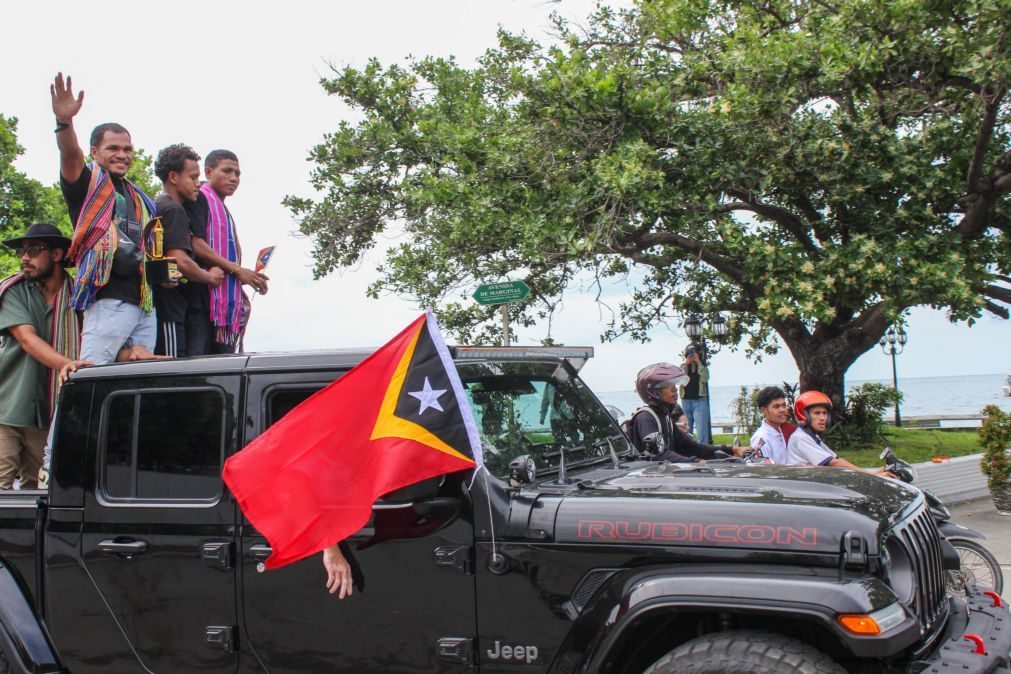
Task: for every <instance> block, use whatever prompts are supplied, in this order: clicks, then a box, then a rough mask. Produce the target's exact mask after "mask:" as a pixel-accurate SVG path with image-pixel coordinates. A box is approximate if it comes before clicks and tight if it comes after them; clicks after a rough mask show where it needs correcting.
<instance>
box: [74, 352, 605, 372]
mask: <svg viewBox="0 0 1011 674" xmlns="http://www.w3.org/2000/svg"><path fill="white" fill-rule="evenodd" d="M377 348H378V347H364V348H355V349H328V350H324V351H289V352H278V353H240V354H228V355H220V356H198V357H195V358H179V359H158V360H145V361H135V362H129V363H111V364H109V365H99V366H95V367H88V368H82V369H81V370H78V371H77V372H76V373H75V374H74V375H73V378H74V379H75V380H78V381H83V380H88V379H104V378H107V377H116V378H119V377H134V376H144V377H150V376H157V375H161V374H164V375H187V374H193V375H208V374H229V373H238V372H243V371H245V372H267V371H271V372H277V371H285V370H287V371H298V370H341V369H348V368H351V367H354V366H355V365H357V364H358V363H360V362H361V361H362V360H364V359H365V358H366V357H368V356H369V355H370V354H372V353H373V352H374V351H375V350H376V349H377ZM450 351H451V353H452V354H453V357H454V358H455V359H456V360H457V361H463V360H470V361H475V360H509V359H523V360H558V359H559V358H566V359H567V360H569V362H570V363H572V365H573V366H574V367H575V368H576V369H577V370H578V369H579V368H580V367H582V365H583V364H584V363H585V362H586V360H587V359H588V358H590V357H592V356H593V348H592V347H474V346H463V347H452V348H451V349H450Z"/></svg>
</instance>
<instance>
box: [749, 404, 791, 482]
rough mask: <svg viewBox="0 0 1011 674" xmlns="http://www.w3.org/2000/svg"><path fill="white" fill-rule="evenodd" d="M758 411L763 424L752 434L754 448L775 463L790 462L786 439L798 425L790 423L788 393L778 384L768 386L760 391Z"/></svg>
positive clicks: (752, 446)
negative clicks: (787, 402)
mask: <svg viewBox="0 0 1011 674" xmlns="http://www.w3.org/2000/svg"><path fill="white" fill-rule="evenodd" d="M758 411H759V412H761V413H762V425H761V426H759V427H758V430H756V431H755V433H754V435H752V436H751V442H750V443H749V444H750V445H751V448H752V449H755V450H758V451H760V452H761V453H762V454H763V455H764V456H765V458H767V459H770V460H771V461H772V462H773V463H788V461H787V453H786V441H787V439H788V438H789V437H790V435H791V433H792V432H793V431H794V430H796V427H795V426H794V425H793V424H791V423H789V422H788V421H787V419H789V418H790V406H789V405H787V404H786V393H785V392H784V391H783V389H781V388H779V387H778V386H766V387H765V388H763V389H762V390H761V391H759V392H758Z"/></svg>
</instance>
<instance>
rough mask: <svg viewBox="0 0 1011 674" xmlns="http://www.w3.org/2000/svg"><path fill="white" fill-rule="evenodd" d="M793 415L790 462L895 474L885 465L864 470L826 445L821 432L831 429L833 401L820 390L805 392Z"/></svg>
mask: <svg viewBox="0 0 1011 674" xmlns="http://www.w3.org/2000/svg"><path fill="white" fill-rule="evenodd" d="M793 415H794V417H796V419H797V430H796V431H795V432H794V433H793V435H791V436H790V440H789V442H787V445H786V454H787V460H786V462H787V463H790V464H793V465H797V466H832V467H834V468H849V469H851V470H860V471H863V472H865V473H874V474H876V475H883V476H885V477H892V474H891V473H889V472H888V471H886V470H885V469H883V468H879V469H877V470H865V469H863V468H861V467H860V466H857V465H856V464H854V463H852V462H850V461H847V460H846V459H842V458H839V455H838V454H836V453H835V452H833V451H832V449H831V448H830V447H829V446H828V445H826V444H825V442H824V441H823V440H822V439H821V435H822V434H823V433H824V432H825V430H826V429H827V428H828V423H829V419H830V418H831V415H832V400H831V399H830V398H829V397H828V396H827V395H825V394H824V393H822V392H821V391H804V392H803V393H801V394H800V395H799V396H797V400H796V402H794V404H793Z"/></svg>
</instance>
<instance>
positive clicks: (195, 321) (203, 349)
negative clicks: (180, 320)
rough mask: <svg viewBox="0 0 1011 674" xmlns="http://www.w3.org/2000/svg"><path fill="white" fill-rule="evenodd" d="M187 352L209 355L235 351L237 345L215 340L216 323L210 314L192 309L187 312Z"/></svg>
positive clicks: (196, 354)
mask: <svg viewBox="0 0 1011 674" xmlns="http://www.w3.org/2000/svg"><path fill="white" fill-rule="evenodd" d="M186 340H187V353H188V355H190V356H207V355H210V354H216V353H235V346H234V345H233V346H229V345H227V344H218V343H217V342H215V341H214V324H213V323H211V317H210V314H208V313H206V312H200V311H190V312H187V314H186Z"/></svg>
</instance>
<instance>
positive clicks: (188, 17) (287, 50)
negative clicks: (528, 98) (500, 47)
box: [0, 0, 1011, 395]
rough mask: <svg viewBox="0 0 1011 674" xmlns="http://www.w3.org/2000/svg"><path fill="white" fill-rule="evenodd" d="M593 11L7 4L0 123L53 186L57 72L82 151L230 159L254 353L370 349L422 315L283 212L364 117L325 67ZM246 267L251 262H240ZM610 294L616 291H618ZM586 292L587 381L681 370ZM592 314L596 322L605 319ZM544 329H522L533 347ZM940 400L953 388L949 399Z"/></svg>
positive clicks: (915, 360)
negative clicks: (315, 268) (654, 365)
mask: <svg viewBox="0 0 1011 674" xmlns="http://www.w3.org/2000/svg"><path fill="white" fill-rule="evenodd" d="M592 7H593V3H592V2H585V1H575V0H562V2H559V3H547V2H535V1H532V0H511V1H492V0H480V1H478V2H475V1H474V0H471V1H469V2H439V1H434V0H430V1H428V2H417V1H416V0H415V1H406V0H405V1H398V2H393V1H379V0H373V1H372V2H367V3H358V2H354V3H352V2H327V3H308V2H281V3H278V2H271V3H267V2H259V1H252V2H248V1H247V2H241V3H239V2H206V1H205V2H200V3H197V2H186V1H183V2H176V3H168V4H166V3H132V4H130V6H129V11H127V12H126V13H120V14H118V15H116V16H115V17H114V18H110V15H109V13H108V12H106V11H102V10H100V9H97V8H96V7H95V6H94V5H89V4H88V3H81V2H64V1H56V2H48V3H27V2H19V3H12V4H10V5H7V6H5V8H4V23H5V26H4V28H5V30H4V39H3V40H2V41H0V62H2V63H3V64H4V66H3V71H2V72H3V74H2V76H0V84H2V86H0V113H3V114H5V115H8V116H11V115H13V116H16V117H18V119H19V126H18V137H19V140H20V142H21V144H22V145H23V146H24V147H25V148H26V150H27V151H26V153H25V156H23V157H22V158H21V159H20V161H19V162H18V167H19V168H20V169H21V170H23V171H25V172H26V173H27V174H28V175H30V176H31V177H33V178H36V179H38V180H41V181H44V182H47V183H52V182H54V181H55V180H56V178H57V176H58V170H59V161H58V153H57V150H56V142H55V139H54V137H53V126H54V122H53V116H52V110H51V107H50V100H49V91H48V86H49V84H50V83H51V82H52V79H53V76H54V75H55V74H56V72H57V71H62V72H63V73H64V74H70V75H72V76H73V78H74V85H75V88H79V89H84V91H85V101H84V108H83V110H82V111H81V113H80V114H79V115H78V118H77V121H76V128H77V131H78V135H79V137H80V138H81V139H82V145H84V144H85V143H86V142H87V141H86V137H87V134H88V133H89V132H90V130H91V128H92V127H94V126H95V125H97V124H99V123H102V122H106V121H116V122H120V123H122V124H124V125H125V126H126V127H127V128H128V129H130V131H131V133H132V136H133V141H134V143H135V145H137V146H138V147H142V148H144V149H146V150H147V151H148V152H149V153H150V154H152V155H154V154H156V153H157V151H158V150H159V149H160V148H162V147H165V146H166V145H169V144H172V143H178V142H182V143H186V144H189V145H191V146H193V147H194V148H195V149H196V150H197V152H199V153H200V154H201V155H206V154H207V153H208V152H209V151H210V150H212V149H214V148H221V147H223V148H228V149H231V150H233V151H234V152H236V154H238V156H239V159H240V163H241V165H242V171H243V175H242V186H241V187H240V188H239V191H238V192H237V193H236V195H235V197H233V198H232V199H230V200H229V202H228V203H229V206H230V207H231V209H232V211H233V213H234V214H235V216H236V220H237V222H238V226H239V235H240V239H241V241H242V245H243V249H244V251H245V252H246V255H247V257H248V256H252V255H254V254H255V251H257V250H259V249H260V248H262V247H263V246H267V245H270V244H277V246H278V248H277V251H276V254H275V256H274V259H273V260H272V262H271V266H270V269H269V273H270V276H271V279H272V280H271V288H270V293H269V294H268V295H266V296H262V297H257V298H256V300H255V301H254V303H253V315H252V325H251V327H250V329H249V332H248V335H247V339H246V348H247V349H249V350H257V351H266V350H281V349H319V348H329V347H347V346H364V345H378V344H381V343H383V342H385V341H386V340H387V339H389V338H390V337H392V336H393V335H394V334H395V333H396V332H398V331H399V330H400V329H401V328H402V327H403V326H404V325H406V324H407V323H408V322H409V321H410V320H412V319H413V318H414V317H416V316H417V313H418V310H419V308H418V307H416V306H412V305H411V304H410V303H408V302H405V301H402V300H400V299H398V298H396V297H385V298H382V299H380V300H370V299H367V298H366V297H365V288H366V287H367V286H368V284H369V282H370V281H371V280H373V279H374V278H375V267H376V265H377V263H378V262H379V261H380V256H378V255H375V256H373V257H372V258H371V259H369V260H367V261H366V262H365V263H364V264H362V265H361V266H360V267H359V268H357V269H354V270H347V271H345V272H343V273H340V274H334V275H331V276H330V277H328V278H325V279H322V280H319V281H314V280H313V279H312V273H311V265H312V260H311V254H310V245H309V242H308V241H306V240H304V239H300V238H299V237H297V236H296V235H294V232H295V230H296V228H297V227H296V225H295V223H294V222H293V221H292V218H291V215H290V213H289V212H288V211H287V210H286V209H285V208H284V207H282V206H281V204H280V202H281V199H282V198H283V197H284V196H285V195H288V194H296V195H300V196H305V195H309V194H310V193H311V192H310V187H309V184H308V177H309V172H310V169H311V165H310V164H309V163H307V161H306V157H307V155H308V151H309V149H310V148H311V147H312V146H313V145H315V144H317V143H318V142H320V141H321V140H322V138H323V135H324V134H325V133H327V132H330V131H333V130H335V129H336V128H337V125H338V123H339V122H340V121H341V120H351V121H353V120H354V119H355V115H354V113H353V112H352V111H350V110H349V109H348V108H347V107H346V106H344V105H343V104H342V103H341V101H339V100H337V99H335V98H331V97H327V96H326V95H325V94H324V93H323V91H322V89H321V87H320V86H319V78H320V77H321V76H324V75H326V74H327V73H328V72H329V67H328V64H330V63H333V64H336V65H338V66H344V65H352V66H362V65H364V64H365V63H366V61H367V60H368V59H369V58H371V57H376V58H379V59H380V60H381V61H383V62H384V63H394V62H402V61H403V60H404V59H405V58H407V57H408V56H410V55H414V56H422V55H441V56H449V55H454V56H456V58H457V59H458V60H459V61H460V62H461V63H463V64H471V63H473V62H474V59H475V58H476V57H477V56H479V55H480V54H481V53H482V52H483V51H484V50H485V49H486V48H488V47H490V46H493V45H494V44H495V33H496V30H497V29H498V27H499V26H502V27H505V28H507V29H509V30H511V31H525V32H527V33H528V34H530V35H533V36H536V37H541V38H546V37H547V36H548V31H549V30H550V23H549V20H548V16H549V14H550V13H551V12H552V11H555V12H559V13H561V14H562V15H564V16H566V17H569V18H572V19H577V20H579V19H582V18H584V17H586V16H587V15H588V13H589V12H590V10H591V9H592ZM247 263H249V261H248V260H247ZM620 292H621V289H612V290H611V291H610V292H609V294H610V295H614V294H620ZM593 295H594V292H593V291H591V290H590V289H574V290H572V291H570V292H569V293H568V294H567V295H566V299H565V302H564V307H563V310H562V312H561V313H560V314H559V315H557V317H556V319H555V322H554V326H553V336H554V337H555V339H557V340H560V341H562V342H564V343H566V344H570V345H592V346H595V347H596V350H597V355H596V358H594V359H593V361H591V363H590V364H588V365H587V367H586V369H585V370H584V377H585V378H586V380H587V381H588V383H589V384H590V385H591V386H592V387H593V388H595V389H597V390H601V391H610V390H619V389H624V388H629V387H630V386H631V382H632V380H633V378H634V376H635V372H636V371H637V370H638V369H639V367H641V366H642V365H645V364H647V363H651V362H655V361H658V360H673V359H675V358H676V353H675V352H676V351H680V350H681V349H682V348H683V347H684V345H685V343H686V342H687V340H686V339H685V337H684V335H683V334H681V333H679V332H676V331H675V332H671V331H669V330H666V329H662V330H657V331H656V332H655V334H654V335H653V337H654V339H653V342H652V343H650V344H647V345H640V344H634V343H630V342H627V341H622V342H618V343H614V344H600V342H599V335H600V333H601V332H602V331H603V327H602V326H603V319H604V318H605V316H604V315H602V314H601V313H600V311H599V310H598V309H597V308H596V306H595V305H594V302H593ZM598 317H600V320H598ZM1009 328H1011V326H1009V325H1008V323H1007V322H1006V321H1001V320H999V319H994V318H991V317H988V316H984V317H983V318H982V320H981V321H980V322H979V323H978V324H977V325H976V326H975V327H973V328H972V329H969V328H967V327H966V326H964V325H959V326H953V325H951V324H949V323H948V322H947V320H946V319H945V318H944V316H943V314H942V313H941V312H938V311H934V310H930V309H922V310H916V311H914V312H913V314H912V318H911V325H910V329H909V333H910V341H909V344H908V346H907V349H906V353H905V354H903V355H902V356H900V360H899V374H900V378H901V377H902V376H909V377H914V376H916V377H920V376H936V375H957V374H984V373H1004V372H1011V355H1009V354H1011V349H1009V348H1008V341H1009V340H1008V337H1009V335H1011V332H1009ZM546 333H547V326H546V325H543V326H538V327H537V328H533V329H524V330H521V331H520V335H519V337H520V339H519V342H520V343H521V344H537V343H538V342H539V340H540V339H542V338H543V337H544V336H545V335H546ZM712 365H713V367H712V379H713V381H712V383H713V384H715V385H735V384H742V383H747V384H752V383H775V382H780V381H783V380H796V367H795V365H794V363H793V360H792V358H791V357H790V355H789V353H788V352H787V351H785V350H784V351H782V352H781V353H780V354H779V355H778V356H776V357H772V358H767V359H766V360H765V361H764V362H763V363H761V364H759V365H755V364H753V363H749V362H748V361H747V360H746V359H745V358H744V355H743V353H742V352H737V353H734V352H731V351H729V350H728V349H724V351H723V352H722V353H719V354H718V355H716V356H715V359H714V361H713V364H712ZM890 375H891V365H890V361H889V359H888V357H887V356H885V355H883V354H882V353H881V351H880V350H879V349H877V348H875V349H874V350H872V351H870V352H868V353H867V354H865V355H864V356H863V357H862V358H861V359H860V360H859V361H858V362H857V363H856V364H855V365H854V366H853V367H852V368H851V369H850V372H849V377H850V378H853V379H873V378H880V377H887V376H890ZM939 395H943V392H941V391H939Z"/></svg>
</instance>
